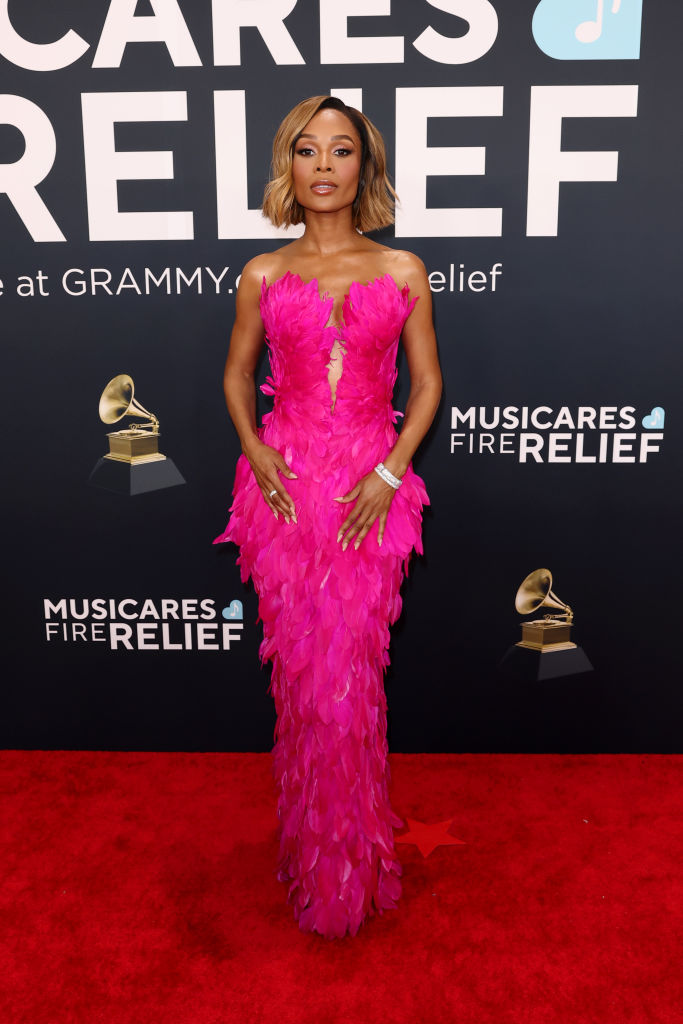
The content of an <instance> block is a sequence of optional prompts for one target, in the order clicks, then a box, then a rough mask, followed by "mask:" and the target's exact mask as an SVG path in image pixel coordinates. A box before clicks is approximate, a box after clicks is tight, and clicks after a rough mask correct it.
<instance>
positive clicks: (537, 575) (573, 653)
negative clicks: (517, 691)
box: [498, 569, 593, 679]
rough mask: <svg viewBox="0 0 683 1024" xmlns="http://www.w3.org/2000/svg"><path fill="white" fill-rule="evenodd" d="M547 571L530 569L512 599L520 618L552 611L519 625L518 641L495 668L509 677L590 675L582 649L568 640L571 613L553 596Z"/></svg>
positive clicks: (549, 677)
mask: <svg viewBox="0 0 683 1024" xmlns="http://www.w3.org/2000/svg"><path fill="white" fill-rule="evenodd" d="M552 586H553V575H552V573H551V571H550V569H534V571H533V572H530V573H529V575H528V576H527V577H526V578H525V579H524V580H522V582H521V584H520V585H519V588H518V589H517V594H516V596H515V608H516V609H517V611H518V612H519V614H520V615H530V614H531V613H532V612H538V610H539V609H541V608H552V609H553V611H552V612H546V613H545V614H544V616H543V618H542V619H540V618H535V619H528V620H527V621H526V622H523V623H522V639H521V640H518V641H517V643H516V644H515V645H514V646H513V647H511V648H510V649H509V650H508V652H507V654H506V655H505V657H504V658H503V660H502V661H501V662H500V664H499V666H498V667H499V668H501V669H503V670H504V671H507V672H509V673H511V674H513V675H516V676H518V677H524V678H533V679H551V678H557V677H558V676H569V675H574V674H575V673H577V672H590V671H592V669H593V666H592V665H591V663H590V661H589V660H588V658H587V657H586V654H585V653H584V651H583V649H582V648H581V647H578V646H577V644H575V643H574V642H573V640H571V638H570V634H571V629H572V625H573V622H574V612H573V611H572V609H571V608H570V607H569V605H568V604H566V603H565V602H564V601H561V600H560V598H559V597H558V596H557V594H555V593H553V590H552Z"/></svg>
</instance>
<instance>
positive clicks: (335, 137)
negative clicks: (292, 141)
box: [298, 132, 353, 142]
mask: <svg viewBox="0 0 683 1024" xmlns="http://www.w3.org/2000/svg"><path fill="white" fill-rule="evenodd" d="M298 137H299V138H300V139H317V138H318V136H317V135H309V134H308V132H300V134H299V136H298ZM330 138H331V140H332V142H336V141H337V140H338V139H348V140H349V142H353V139H352V138H351V136H350V135H331V136H330Z"/></svg>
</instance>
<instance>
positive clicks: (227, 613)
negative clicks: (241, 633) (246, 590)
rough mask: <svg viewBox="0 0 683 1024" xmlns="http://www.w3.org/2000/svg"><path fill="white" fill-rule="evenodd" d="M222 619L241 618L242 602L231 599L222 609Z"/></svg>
mask: <svg viewBox="0 0 683 1024" xmlns="http://www.w3.org/2000/svg"><path fill="white" fill-rule="evenodd" d="M222 614H223V618H224V619H241V618H242V602H241V601H231V602H230V604H229V605H228V607H227V608H224V609H223V613H222Z"/></svg>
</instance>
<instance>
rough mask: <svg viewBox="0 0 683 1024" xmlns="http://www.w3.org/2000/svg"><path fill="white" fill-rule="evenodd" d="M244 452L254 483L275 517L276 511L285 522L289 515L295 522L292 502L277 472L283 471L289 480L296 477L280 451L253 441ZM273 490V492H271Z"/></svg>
mask: <svg viewBox="0 0 683 1024" xmlns="http://www.w3.org/2000/svg"><path fill="white" fill-rule="evenodd" d="M244 454H245V456H246V458H247V460H248V462H249V465H250V466H251V468H252V470H253V471H254V476H255V477H256V483H257V484H258V485H259V487H260V488H261V493H262V494H263V500H264V501H265V503H266V505H268V507H269V508H271V509H272V510H273V513H274V515H275V518H276V519H277V518H278V513H279V512H281V513H282V515H283V516H284V517H285V521H286V522H289V520H290V517H291V518H292V519H293V520H294V522H296V509H295V508H294V502H293V501H292V499H291V497H290V495H289V493H288V491H287V488H286V487H285V486H284V485H283V483H282V481H281V480H280V477H279V476H278V473H283V474H284V475H285V476H287V477H289V479H290V480H297V479H298V477H297V475H296V473H293V472H292V470H291V469H290V468H289V466H288V465H287V463H286V462H285V460H284V459H283V457H282V455H281V454H280V452H279V451H277V449H276V448H271V447H270V445H267V444H264V443H263V442H262V441H254V443H253V444H250V446H249V448H248V449H247V450H245V452H244ZM273 491H275V494H273V493H272V492H273Z"/></svg>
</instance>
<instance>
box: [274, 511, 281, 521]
mask: <svg viewBox="0 0 683 1024" xmlns="http://www.w3.org/2000/svg"><path fill="white" fill-rule="evenodd" d="M273 515H274V516H275V518H276V519H279V518H280V517H279V515H278V514H277V512H276V511H275V509H273Z"/></svg>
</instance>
